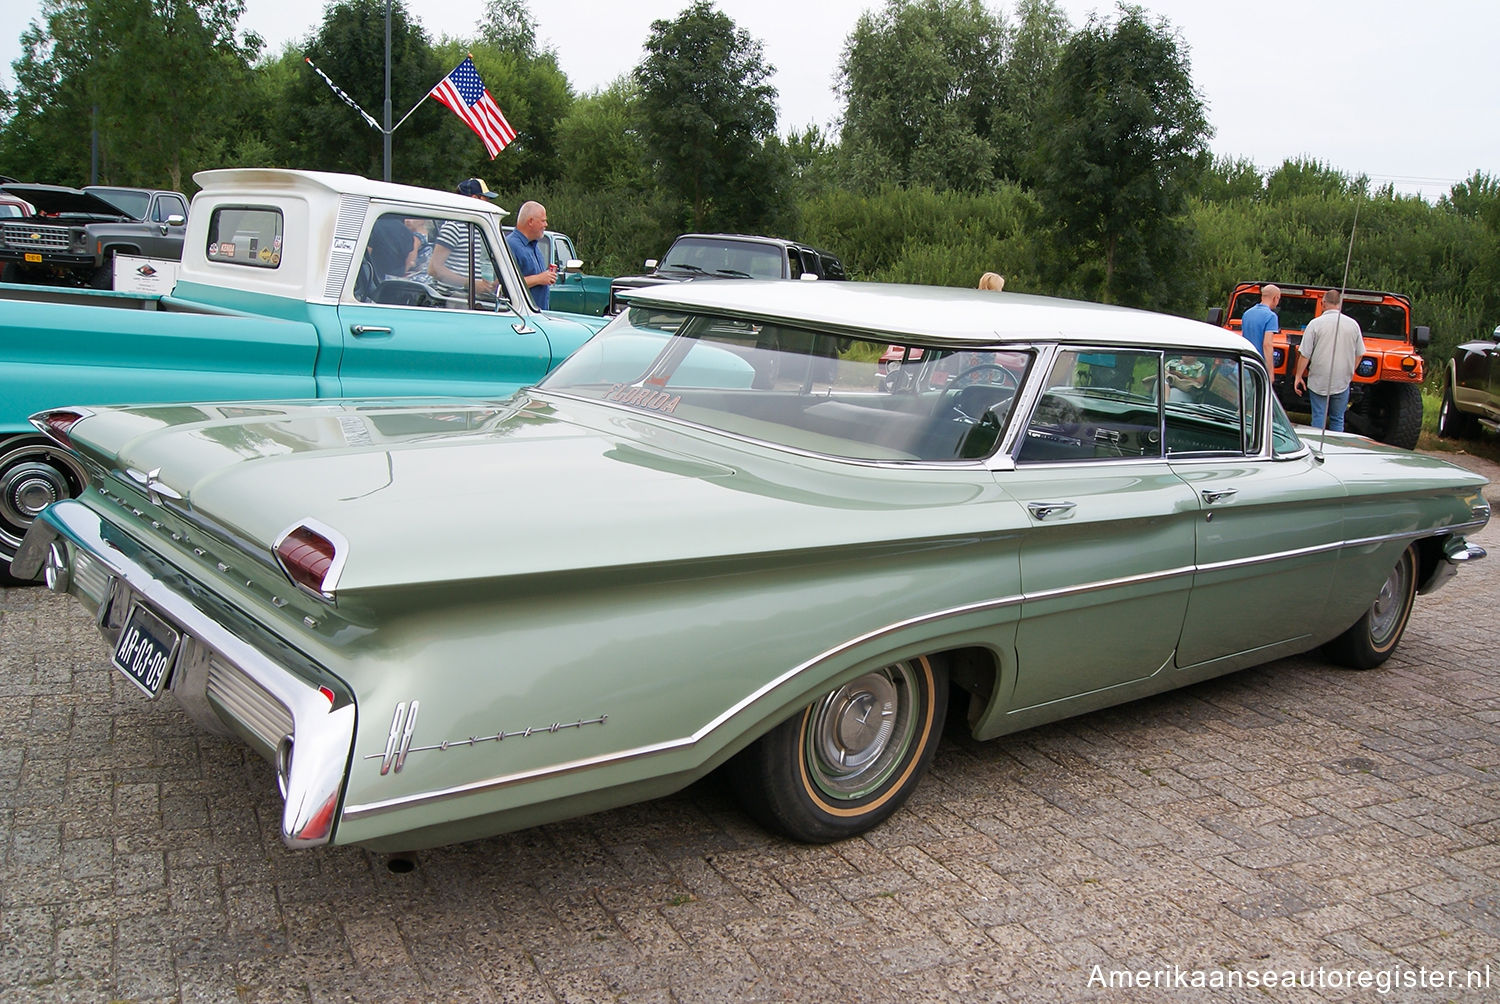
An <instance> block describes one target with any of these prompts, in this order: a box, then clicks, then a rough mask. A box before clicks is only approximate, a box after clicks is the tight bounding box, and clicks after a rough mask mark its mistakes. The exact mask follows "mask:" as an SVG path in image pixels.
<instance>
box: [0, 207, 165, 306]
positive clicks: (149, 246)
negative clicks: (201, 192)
mask: <svg viewBox="0 0 1500 1004" xmlns="http://www.w3.org/2000/svg"><path fill="white" fill-rule="evenodd" d="M0 192H4V193H6V194H8V195H11V196H14V197H15V198H19V199H24V200H25V201H27V202H29V203H31V205H32V206H34V207H35V208H36V215H34V216H27V217H22V218H20V219H14V218H10V219H5V220H4V221H3V222H0V280H3V281H5V282H29V283H37V284H45V285H68V286H92V287H93V288H95V289H109V288H111V287H112V286H113V285H114V257H115V255H116V254H126V255H140V256H141V257H144V258H173V259H180V258H181V257H182V237H183V234H184V233H185V232H186V229H187V213H188V201H187V197H186V196H184V195H183V194H182V193H181V192H165V191H158V190H156V189H151V188H114V187H106V186H100V185H91V186H89V187H87V188H66V187H63V186H59V185H27V184H7V185H0Z"/></svg>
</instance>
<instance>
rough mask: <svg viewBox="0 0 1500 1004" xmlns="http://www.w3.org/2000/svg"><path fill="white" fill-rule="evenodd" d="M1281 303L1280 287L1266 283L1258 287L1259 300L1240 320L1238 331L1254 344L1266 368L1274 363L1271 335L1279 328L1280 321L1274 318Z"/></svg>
mask: <svg viewBox="0 0 1500 1004" xmlns="http://www.w3.org/2000/svg"><path fill="white" fill-rule="evenodd" d="M1279 303H1281V289H1280V288H1279V287H1277V286H1273V285H1271V284H1270V283H1266V284H1265V285H1264V286H1262V287H1260V302H1259V303H1257V304H1256V305H1255V306H1253V307H1251V308H1250V309H1249V310H1247V311H1245V316H1244V317H1243V318H1242V319H1241V320H1240V333H1241V334H1243V335H1244V336H1245V338H1246V339H1248V340H1249V342H1250V344H1251V345H1254V346H1255V348H1256V351H1258V352H1259V353H1260V354H1261V358H1263V359H1265V361H1266V368H1267V369H1270V368H1271V367H1272V366H1273V365H1274V357H1273V356H1272V355H1271V335H1272V334H1274V333H1275V332H1277V331H1280V330H1281V323H1280V322H1279V321H1278V320H1277V319H1276V306H1277V304H1279Z"/></svg>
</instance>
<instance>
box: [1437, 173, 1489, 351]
mask: <svg viewBox="0 0 1500 1004" xmlns="http://www.w3.org/2000/svg"><path fill="white" fill-rule="evenodd" d="M1438 208H1439V209H1440V210H1441V211H1442V212H1443V214H1444V215H1446V216H1449V217H1450V218H1457V219H1460V220H1464V221H1467V222H1468V223H1469V224H1470V227H1469V240H1468V244H1469V246H1470V247H1471V248H1472V250H1473V253H1474V256H1475V261H1474V267H1473V269H1472V270H1470V272H1469V274H1468V275H1467V276H1466V278H1465V287H1466V288H1465V292H1466V294H1467V296H1466V299H1467V300H1468V301H1469V302H1470V303H1472V304H1473V309H1474V314H1475V316H1474V317H1473V318H1472V319H1469V322H1468V324H1467V325H1466V330H1464V331H1463V332H1462V334H1463V336H1464V337H1468V336H1469V335H1471V334H1475V333H1483V332H1488V331H1491V330H1493V329H1492V328H1491V325H1492V324H1493V323H1494V322H1496V321H1500V179H1496V178H1495V177H1494V176H1492V175H1489V174H1485V173H1484V172H1483V171H1475V172H1474V173H1473V174H1472V175H1470V176H1469V177H1468V178H1467V179H1465V180H1464V181H1460V182H1459V183H1458V184H1456V185H1454V186H1453V188H1452V189H1451V190H1450V191H1449V193H1448V194H1447V195H1446V196H1444V197H1443V198H1442V199H1441V200H1439V202H1438ZM1454 341H1455V344H1456V343H1457V341H1458V339H1455V340H1454Z"/></svg>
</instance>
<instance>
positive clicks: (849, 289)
mask: <svg viewBox="0 0 1500 1004" xmlns="http://www.w3.org/2000/svg"><path fill="white" fill-rule="evenodd" d="M629 300H630V302H631V303H632V304H637V305H642V306H644V305H648V304H649V305H651V306H655V307H665V308H672V307H676V308H681V309H683V310H690V311H711V312H713V313H717V314H724V315H728V316H733V317H739V318H744V319H746V320H751V321H757V322H760V323H779V324H791V325H807V326H810V327H816V328H819V329H822V330H830V329H832V330H837V331H840V332H842V333H845V334H848V335H852V336H857V337H867V338H873V339H874V340H876V341H882V340H888V341H893V342H899V341H908V340H911V341H918V342H924V343H929V344H951V345H955V346H961V347H962V346H973V345H994V344H996V343H998V342H1009V341H1015V342H1037V341H1049V342H1053V341H1061V342H1089V343H1096V344H1097V343H1105V344H1116V343H1117V344H1122V345H1123V344H1130V345H1138V344H1146V345H1160V346H1164V347H1168V348H1184V349H1200V350H1203V351H1217V352H1240V351H1243V350H1247V349H1248V347H1249V343H1248V342H1246V341H1245V339H1244V338H1242V337H1240V336H1239V335H1236V334H1234V333H1232V332H1230V331H1226V330H1225V329H1223V328H1219V327H1216V326H1214V325H1211V324H1207V323H1205V322H1203V321H1195V320H1190V319H1188V318H1185V317H1174V316H1172V315H1169V314H1157V313H1152V312H1150V311H1145V310H1133V309H1130V308H1127V307H1113V306H1107V305H1105V304H1099V303H1085V302H1082V301H1078V300H1062V299H1056V298H1054V297H1047V296H1032V295H1028V294H1024V293H995V292H990V291H988V290H976V289H959V288H955V287H951V286H911V285H895V284H888V283H874V282H822V281H795V280H784V281H783V280H758V281H751V280H745V279H728V280H710V279H699V280H694V281H693V282H683V283H672V284H667V285H661V286H651V287H648V288H646V289H643V290H640V291H631V292H630V294H629Z"/></svg>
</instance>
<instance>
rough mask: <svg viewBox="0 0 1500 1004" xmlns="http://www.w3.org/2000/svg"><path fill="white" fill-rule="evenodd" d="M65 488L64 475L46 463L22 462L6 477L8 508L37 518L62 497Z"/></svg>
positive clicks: (21, 514)
mask: <svg viewBox="0 0 1500 1004" xmlns="http://www.w3.org/2000/svg"><path fill="white" fill-rule="evenodd" d="M65 488H66V481H65V480H64V479H63V476H62V475H61V474H60V473H58V472H57V471H54V470H53V469H52V468H50V467H48V466H46V465H45V464H22V465H21V466H19V467H17V468H16V469H15V470H13V471H11V472H10V474H9V475H8V476H7V478H6V484H5V489H6V490H5V503H6V508H7V509H9V510H10V511H11V512H14V513H17V514H19V515H20V516H23V517H25V518H27V519H35V518H36V517H37V516H38V515H39V514H40V513H41V511H42V510H43V509H45V508H47V507H48V506H49V505H51V504H52V503H54V502H56V501H57V500H58V499H60V498H62V495H63V491H64V489H65Z"/></svg>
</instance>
